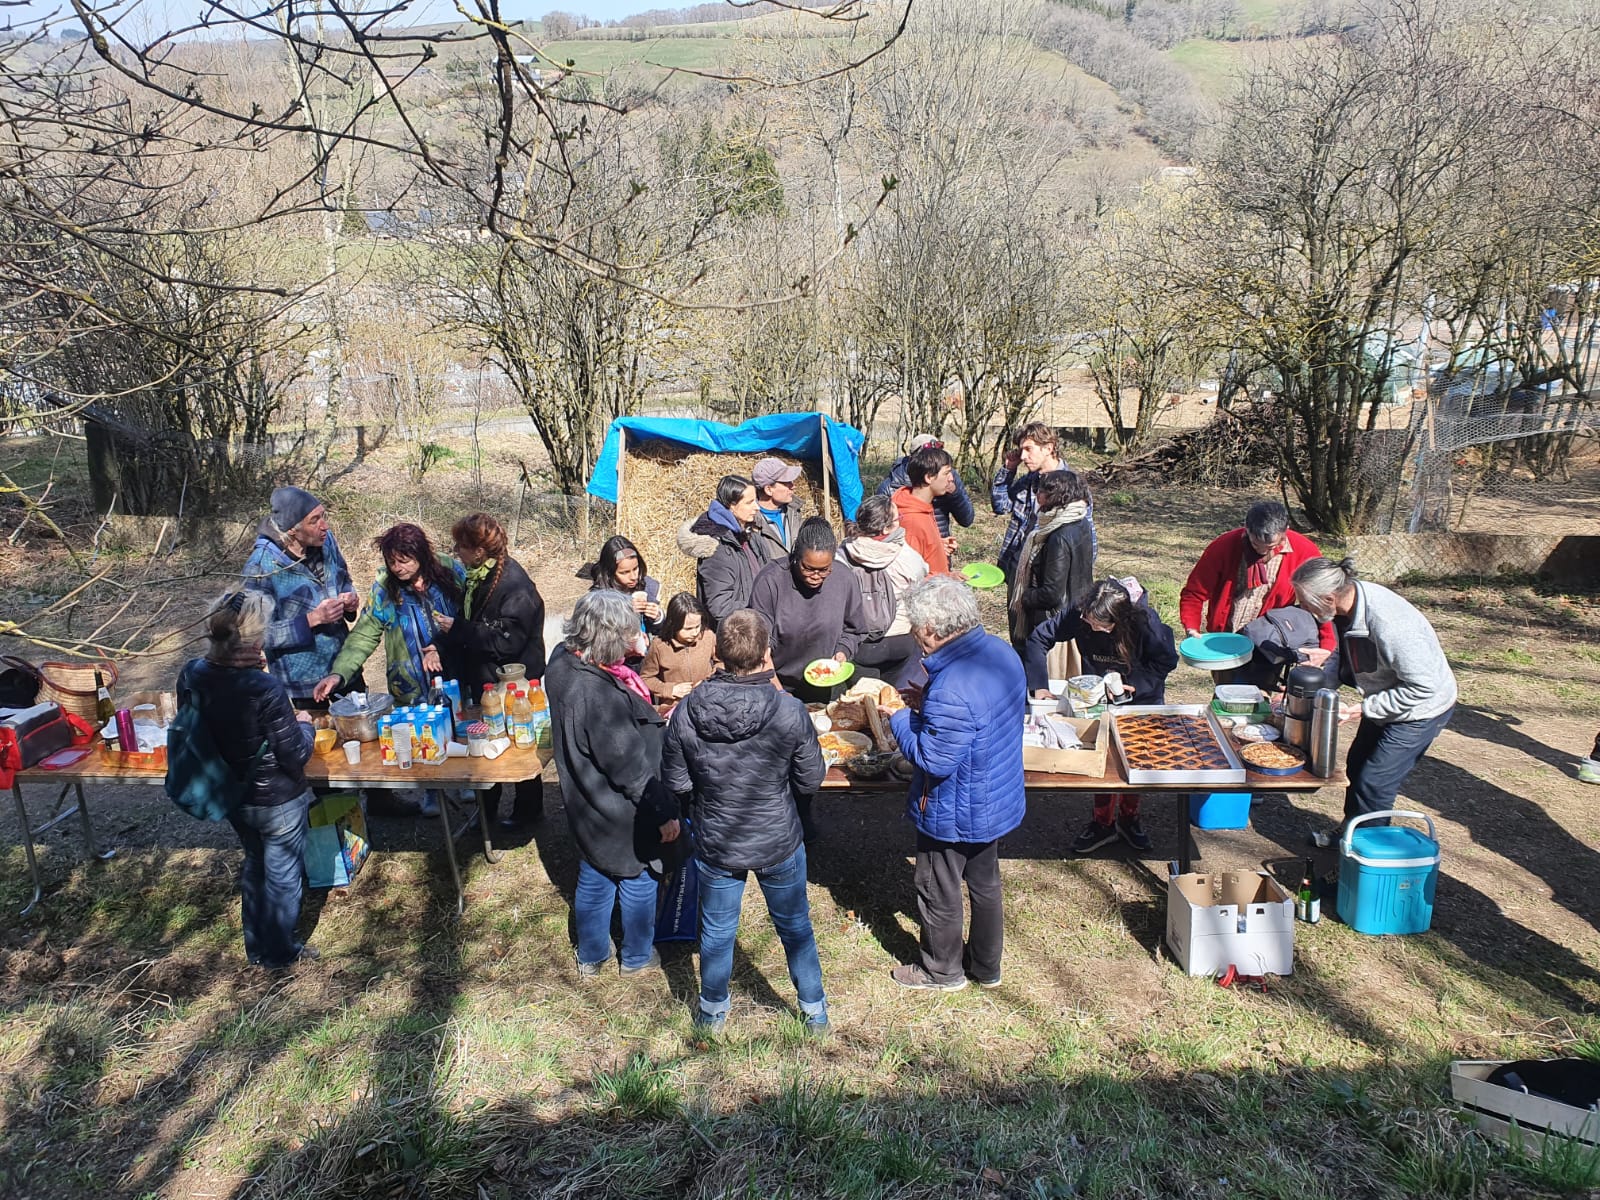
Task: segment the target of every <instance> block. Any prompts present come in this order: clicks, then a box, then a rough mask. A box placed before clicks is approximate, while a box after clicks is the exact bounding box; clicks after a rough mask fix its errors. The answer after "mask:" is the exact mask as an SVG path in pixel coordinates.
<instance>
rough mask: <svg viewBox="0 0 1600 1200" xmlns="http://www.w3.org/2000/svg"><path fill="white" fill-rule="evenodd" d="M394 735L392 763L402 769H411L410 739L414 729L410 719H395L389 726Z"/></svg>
mask: <svg viewBox="0 0 1600 1200" xmlns="http://www.w3.org/2000/svg"><path fill="white" fill-rule="evenodd" d="M389 732H390V733H391V734H392V735H393V736H394V765H395V766H397V767H399V768H400V769H401V770H402V771H409V770H410V769H411V739H412V737H413V736H414V735H415V733H416V731H415V730H414V729H413V728H412V725H411V722H410V721H396V722H395V723H394V724H393V725H391V726H390V727H389Z"/></svg>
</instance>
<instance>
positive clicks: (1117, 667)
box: [1023, 579, 1178, 854]
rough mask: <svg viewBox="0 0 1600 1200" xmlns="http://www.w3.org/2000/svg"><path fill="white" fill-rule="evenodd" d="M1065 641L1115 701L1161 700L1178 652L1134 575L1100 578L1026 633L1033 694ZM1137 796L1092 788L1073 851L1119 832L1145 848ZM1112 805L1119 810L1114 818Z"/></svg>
mask: <svg viewBox="0 0 1600 1200" xmlns="http://www.w3.org/2000/svg"><path fill="white" fill-rule="evenodd" d="M1066 641H1076V642H1077V643H1078V653H1079V654H1080V655H1081V656H1082V657H1083V669H1084V671H1085V672H1086V673H1087V674H1090V675H1102V676H1111V678H1110V679H1109V680H1108V681H1107V686H1106V692H1107V695H1108V697H1109V699H1111V700H1112V701H1113V702H1116V701H1119V700H1121V701H1128V700H1131V701H1132V702H1133V703H1134V704H1165V703H1166V702H1167V676H1168V675H1171V674H1172V672H1173V671H1174V670H1175V669H1176V668H1177V665H1178V649H1177V646H1176V644H1175V643H1174V640H1173V636H1172V630H1171V629H1170V628H1169V627H1168V626H1167V625H1165V624H1164V623H1163V622H1162V620H1161V617H1160V616H1159V615H1158V614H1157V613H1156V610H1155V609H1153V608H1152V607H1150V604H1149V601H1148V599H1147V598H1146V596H1145V594H1144V589H1143V588H1141V587H1139V583H1138V581H1137V580H1135V579H1106V580H1102V581H1101V582H1100V583H1097V584H1095V585H1094V588H1093V589H1092V590H1091V591H1090V592H1089V595H1088V597H1087V598H1086V599H1085V600H1084V602H1083V603H1082V604H1081V605H1078V606H1074V607H1072V608H1066V609H1062V610H1061V612H1059V613H1057V614H1056V615H1055V616H1053V617H1051V618H1050V619H1049V620H1047V621H1045V622H1044V624H1042V625H1040V626H1039V627H1038V628H1037V629H1035V630H1034V631H1033V633H1032V634H1030V635H1029V637H1028V643H1027V646H1026V648H1025V650H1024V652H1023V667H1024V669H1025V670H1026V672H1027V676H1028V692H1029V693H1030V694H1031V695H1034V696H1037V697H1039V698H1040V699H1048V698H1049V696H1050V689H1049V680H1048V679H1047V678H1046V677H1045V675H1046V672H1045V658H1046V656H1047V655H1048V654H1049V653H1050V648H1051V647H1052V646H1054V645H1055V644H1056V643H1057V642H1066ZM1139 799H1140V797H1139V793H1138V792H1125V793H1122V794H1121V796H1120V798H1119V796H1118V794H1117V793H1115V792H1098V793H1096V794H1095V798H1094V816H1093V817H1092V818H1091V819H1090V821H1089V824H1088V825H1086V826H1084V829H1083V832H1082V833H1081V834H1080V835H1079V836H1078V839H1077V841H1075V842H1073V844H1072V848H1073V850H1074V851H1075V852H1077V853H1078V854H1088V853H1089V852H1090V851H1091V850H1097V849H1099V848H1100V847H1101V846H1104V845H1105V844H1106V843H1107V842H1114V841H1116V839H1117V838H1119V837H1120V838H1122V840H1123V841H1125V842H1127V843H1128V844H1129V845H1130V846H1132V847H1133V848H1134V849H1135V850H1148V849H1150V835H1149V834H1147V833H1145V831H1144V825H1143V824H1142V823H1141V822H1140V820H1139ZM1114 802H1119V803H1120V807H1119V808H1117V810H1116V814H1115V818H1114V819H1113V812H1112V806H1113V803H1114Z"/></svg>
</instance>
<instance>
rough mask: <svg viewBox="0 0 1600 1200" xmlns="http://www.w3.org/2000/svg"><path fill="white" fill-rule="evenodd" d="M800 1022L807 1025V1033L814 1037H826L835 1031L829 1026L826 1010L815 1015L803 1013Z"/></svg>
mask: <svg viewBox="0 0 1600 1200" xmlns="http://www.w3.org/2000/svg"><path fill="white" fill-rule="evenodd" d="M800 1020H801V1021H802V1022H803V1023H804V1024H805V1029H806V1033H808V1034H809V1035H810V1036H812V1037H826V1036H827V1035H828V1034H829V1033H830V1032H831V1031H832V1029H833V1026H832V1025H830V1024H828V1010H827V1009H826V1008H824V1009H823V1010H822V1011H821V1012H819V1013H815V1014H813V1013H807V1012H802V1013H801V1014H800Z"/></svg>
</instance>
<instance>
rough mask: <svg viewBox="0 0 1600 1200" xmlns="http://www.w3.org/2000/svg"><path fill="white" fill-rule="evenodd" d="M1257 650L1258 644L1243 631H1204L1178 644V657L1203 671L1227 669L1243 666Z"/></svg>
mask: <svg viewBox="0 0 1600 1200" xmlns="http://www.w3.org/2000/svg"><path fill="white" fill-rule="evenodd" d="M1255 652H1256V644H1255V643H1254V642H1252V641H1251V640H1250V639H1249V638H1247V637H1245V636H1244V634H1242V633H1202V634H1201V635H1200V636H1199V637H1186V638H1184V639H1183V641H1182V642H1180V643H1179V644H1178V657H1179V658H1181V659H1183V661H1184V662H1185V663H1187V664H1188V665H1189V666H1191V667H1199V668H1200V669H1201V670H1202V671H1227V670H1230V669H1232V668H1233V667H1242V666H1244V665H1245V663H1247V662H1249V661H1250V658H1251V656H1252V655H1254V654H1255Z"/></svg>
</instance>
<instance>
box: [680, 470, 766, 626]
mask: <svg viewBox="0 0 1600 1200" xmlns="http://www.w3.org/2000/svg"><path fill="white" fill-rule="evenodd" d="M765 519H766V518H764V517H763V516H761V509H760V507H759V505H758V504H757V502H756V485H755V484H753V483H751V482H750V481H749V480H748V479H746V478H744V476H742V475H724V476H723V477H722V479H721V480H719V481H718V483H717V498H716V499H715V500H713V501H712V502H711V506H710V507H709V508H707V509H706V511H705V512H703V513H701V514H700V516H698V517H696V518H694V519H693V520H690V521H685V522H684V523H683V525H682V527H681V528H680V529H679V530H678V549H680V550H682V551H683V552H684V553H685V554H687V555H688V556H689V557H690V558H693V559H698V560H699V565H698V566H696V567H695V584H696V590H697V591H698V593H699V596H700V603H701V604H703V605H704V606H705V610H706V613H707V615H708V616H709V617H710V620H711V628H712V629H716V627H717V622H719V621H721V620H722V619H723V618H724V617H726V616H727V615H728V614H729V613H731V612H736V611H738V610H739V609H741V608H745V607H746V606H748V605H749V603H750V588H751V587H752V586H753V585H754V584H755V581H756V576H757V575H758V574H759V573H760V572H761V569H762V568H763V567H765V566H766V565H767V559H766V556H765V554H763V552H762V551H761V549H760V548H759V547H758V546H757V545H756V544H755V542H754V540H753V539H754V535H753V534H752V532H751V530H752V528H753V527H754V525H755V523H756V522H757V521H762V520H765Z"/></svg>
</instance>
